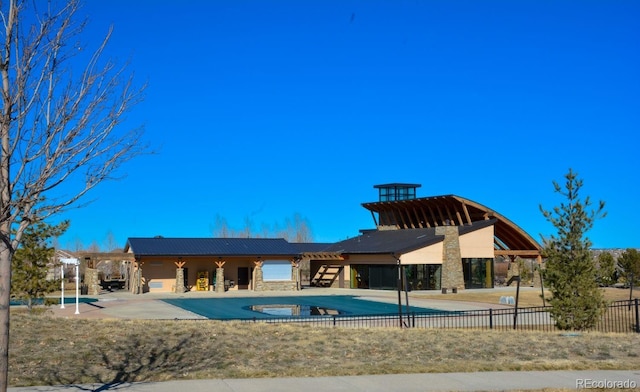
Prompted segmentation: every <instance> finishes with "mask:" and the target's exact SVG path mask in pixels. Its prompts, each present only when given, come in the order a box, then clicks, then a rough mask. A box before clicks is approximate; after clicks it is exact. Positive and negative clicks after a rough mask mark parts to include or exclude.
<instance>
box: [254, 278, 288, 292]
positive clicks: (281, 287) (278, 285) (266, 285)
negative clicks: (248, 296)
mask: <svg viewBox="0 0 640 392" xmlns="http://www.w3.org/2000/svg"><path fill="white" fill-rule="evenodd" d="M297 290H298V285H297V284H296V282H293V281H288V280H283V281H273V282H264V281H262V282H260V284H258V282H256V288H255V291H297Z"/></svg>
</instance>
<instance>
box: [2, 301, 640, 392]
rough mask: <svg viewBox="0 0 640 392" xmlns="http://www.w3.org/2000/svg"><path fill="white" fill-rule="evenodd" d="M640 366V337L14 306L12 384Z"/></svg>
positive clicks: (627, 367) (11, 353) (638, 367)
mask: <svg viewBox="0 0 640 392" xmlns="http://www.w3.org/2000/svg"><path fill="white" fill-rule="evenodd" d="M551 369H554V370H557V369H640V334H602V333H583V334H580V335H579V336H567V335H563V334H561V333H543V332H523V331H500V332H498V331H472V330H440V329H438V330H435V329H434V330H424V329H396V328H394V329H384V328H375V329H373V328H372V329H368V328H363V329H346V328H345V329H341V328H311V327H298V326H295V325H269V324H260V323H258V324H240V323H238V322H221V321H210V320H171V321H159V320H114V319H93V320H91V319H70V318H61V317H51V316H50V315H47V314H46V313H45V314H40V315H31V316H30V315H27V314H25V313H23V312H19V311H18V312H14V313H13V314H12V321H11V340H10V369H9V377H10V385H12V386H27V385H52V384H75V383H122V382H131V381H163V380H179V379H193V378H238V377H279V376H283V377H287V376H296V377H312V376H324V375H360V374H385V373H408V372H411V373H415V372H468V371H490V370H551Z"/></svg>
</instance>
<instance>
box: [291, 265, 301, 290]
mask: <svg viewBox="0 0 640 392" xmlns="http://www.w3.org/2000/svg"><path fill="white" fill-rule="evenodd" d="M291 280H293V281H294V282H295V283H296V284H295V286H296V290H300V260H293V261H291Z"/></svg>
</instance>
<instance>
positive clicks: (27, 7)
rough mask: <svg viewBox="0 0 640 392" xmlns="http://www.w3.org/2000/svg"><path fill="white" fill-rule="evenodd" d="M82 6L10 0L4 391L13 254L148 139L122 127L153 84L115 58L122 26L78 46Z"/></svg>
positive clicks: (0, 185)
mask: <svg viewBox="0 0 640 392" xmlns="http://www.w3.org/2000/svg"><path fill="white" fill-rule="evenodd" d="M38 7H42V8H38ZM79 8H80V3H79V0H68V1H64V0H59V1H58V0H51V1H47V2H29V1H23V0H9V1H8V2H6V3H5V2H2V3H0V20H1V21H2V25H3V27H4V29H3V30H4V34H1V33H0V36H2V39H3V40H4V41H3V42H1V43H0V77H1V79H2V86H1V90H0V102H1V104H2V109H1V111H0V391H5V390H6V388H7V371H8V336H9V288H10V285H11V258H12V255H13V253H14V252H15V250H16V249H17V247H18V245H19V243H20V240H21V237H22V235H23V233H24V231H25V230H26V229H27V228H28V227H30V225H33V224H36V223H38V222H42V221H44V220H46V219H47V218H49V217H51V216H52V215H55V214H58V213H60V212H61V211H64V210H65V209H66V208H69V207H71V206H77V202H78V201H79V200H80V199H81V198H83V197H84V196H85V195H86V194H87V192H89V191H90V190H92V189H94V188H95V187H96V186H97V185H98V184H100V183H101V182H102V181H104V180H108V179H112V178H114V175H115V174H116V173H117V171H118V169H119V168H120V167H121V166H122V165H123V164H124V163H126V162H128V161H129V160H131V159H133V158H134V157H136V156H138V155H140V154H141V153H143V152H145V150H146V147H147V146H146V145H145V144H144V143H143V141H142V135H143V134H142V129H141V128H134V129H130V130H125V131H123V130H121V126H122V125H123V121H124V116H125V115H126V114H127V112H128V111H129V110H130V109H131V108H132V107H133V106H135V105H136V104H137V103H139V102H140V101H141V100H142V93H143V92H144V88H145V86H140V87H137V86H136V85H135V84H134V81H133V76H132V75H130V74H129V73H128V71H127V64H125V65H124V66H122V67H119V66H117V65H116V64H115V63H114V62H113V61H111V60H109V59H106V58H105V51H106V48H107V44H108V41H109V38H110V37H111V34H112V30H109V31H108V32H107V34H106V35H105V38H104V40H103V41H102V42H100V44H99V45H98V47H97V49H96V50H95V51H93V52H90V53H85V51H84V49H83V47H82V46H79V45H78V44H77V42H78V38H79V37H80V35H79V34H80V33H81V32H82V30H83V28H84V26H85V21H84V20H78V17H77V14H78V10H79ZM77 69H80V72H79V73H74V70H77Z"/></svg>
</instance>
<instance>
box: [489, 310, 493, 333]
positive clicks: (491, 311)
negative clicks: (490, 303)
mask: <svg viewBox="0 0 640 392" xmlns="http://www.w3.org/2000/svg"><path fill="white" fill-rule="evenodd" d="M489 329H493V308H489Z"/></svg>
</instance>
